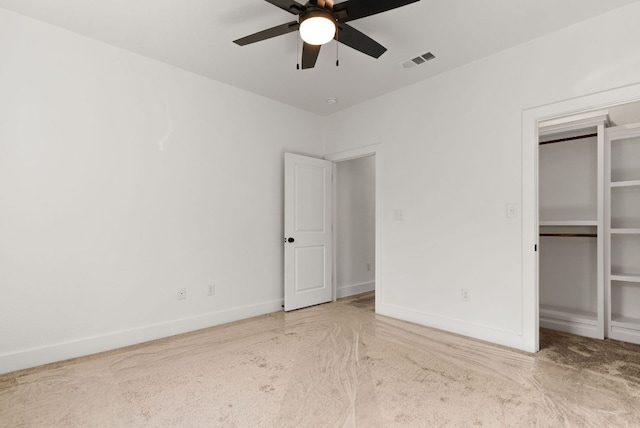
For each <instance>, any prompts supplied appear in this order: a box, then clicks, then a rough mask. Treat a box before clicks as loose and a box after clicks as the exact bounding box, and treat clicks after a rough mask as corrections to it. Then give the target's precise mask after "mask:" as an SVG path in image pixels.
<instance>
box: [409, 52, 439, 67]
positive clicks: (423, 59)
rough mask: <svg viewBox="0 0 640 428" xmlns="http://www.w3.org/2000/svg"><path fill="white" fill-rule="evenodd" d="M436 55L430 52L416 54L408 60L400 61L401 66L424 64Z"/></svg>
mask: <svg viewBox="0 0 640 428" xmlns="http://www.w3.org/2000/svg"><path fill="white" fill-rule="evenodd" d="M435 57H436V56H435V55H434V54H432V53H431V52H427V53H426V54H424V55H420V56H417V57H415V58H412V59H410V60H408V61H405V62H403V63H402V66H403V67H404V68H411V67H415V66H416V65H420V64H424V63H425V62H427V61H431V60H432V59H434V58H435Z"/></svg>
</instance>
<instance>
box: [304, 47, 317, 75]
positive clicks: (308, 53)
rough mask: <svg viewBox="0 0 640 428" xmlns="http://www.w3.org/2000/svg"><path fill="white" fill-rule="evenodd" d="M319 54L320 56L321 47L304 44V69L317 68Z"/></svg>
mask: <svg viewBox="0 0 640 428" xmlns="http://www.w3.org/2000/svg"><path fill="white" fill-rule="evenodd" d="M318 54H320V45H310V44H309V43H304V44H303V45H302V69H303V70H304V69H305V68H313V67H315V65H316V60H317V59H318Z"/></svg>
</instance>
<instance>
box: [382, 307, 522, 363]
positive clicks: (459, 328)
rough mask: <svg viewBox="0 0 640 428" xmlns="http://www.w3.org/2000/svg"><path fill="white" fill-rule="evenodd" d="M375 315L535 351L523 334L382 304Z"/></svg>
mask: <svg viewBox="0 0 640 428" xmlns="http://www.w3.org/2000/svg"><path fill="white" fill-rule="evenodd" d="M376 313H377V314H380V315H385V316H388V317H391V318H396V319H399V320H402V321H408V322H412V323H415V324H420V325H424V326H426V327H432V328H437V329H439V330H444V331H448V332H451V333H456V334H460V335H463V336H468V337H472V338H475V339H479V340H484V341H486V342H491V343H495V344H498V345H503V346H508V347H510V348H515V349H519V350H522V351H526V352H535V349H529V347H528V346H527V344H526V343H525V341H524V338H523V334H522V333H521V332H517V331H509V330H502V329H497V328H492V327H488V326H485V325H480V324H475V323H470V322H468V321H463V320H459V319H454V318H448V317H444V316H441V315H436V314H429V313H425V312H418V311H415V310H413V309H408V308H403V307H400V306H395V305H389V304H385V303H384V302H380V303H378V305H376Z"/></svg>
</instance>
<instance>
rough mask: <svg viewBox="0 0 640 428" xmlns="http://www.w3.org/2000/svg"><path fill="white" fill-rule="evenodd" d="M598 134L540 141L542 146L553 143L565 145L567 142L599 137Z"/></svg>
mask: <svg viewBox="0 0 640 428" xmlns="http://www.w3.org/2000/svg"><path fill="white" fill-rule="evenodd" d="M597 136H598V134H597V133H596V134H587V135H576V136H575V137H567V138H558V139H557V140H549V141H540V145H541V146H542V145H543V144H553V143H564V142H565V141H573V140H581V139H583V138H590V137H597Z"/></svg>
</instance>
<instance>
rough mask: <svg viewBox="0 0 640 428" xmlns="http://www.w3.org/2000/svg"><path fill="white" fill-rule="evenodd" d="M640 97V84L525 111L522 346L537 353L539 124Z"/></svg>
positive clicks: (523, 147) (523, 122) (523, 145)
mask: <svg viewBox="0 0 640 428" xmlns="http://www.w3.org/2000/svg"><path fill="white" fill-rule="evenodd" d="M638 100H640V84H634V85H629V86H624V87H622V88H616V89H611V90H609V91H606V92H599V93H596V94H591V95H586V96H583V97H580V98H574V99H570V100H565V101H561V102H557V103H554V104H549V105H544V106H540V107H534V108H530V109H527V110H524V111H523V112H522V309H523V310H522V315H523V324H522V325H523V345H524V347H523V348H522V349H524V350H527V351H530V352H537V351H538V350H539V349H540V345H539V337H538V330H539V316H538V309H539V308H538V253H537V252H535V251H534V245H538V244H539V243H538V124H539V123H540V122H541V121H545V120H549V119H555V118H560V117H562V116H568V115H571V114H578V113H586V112H590V111H594V110H599V109H604V108H608V107H613V106H616V105H620V104H626V103H631V102H634V101H638Z"/></svg>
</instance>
